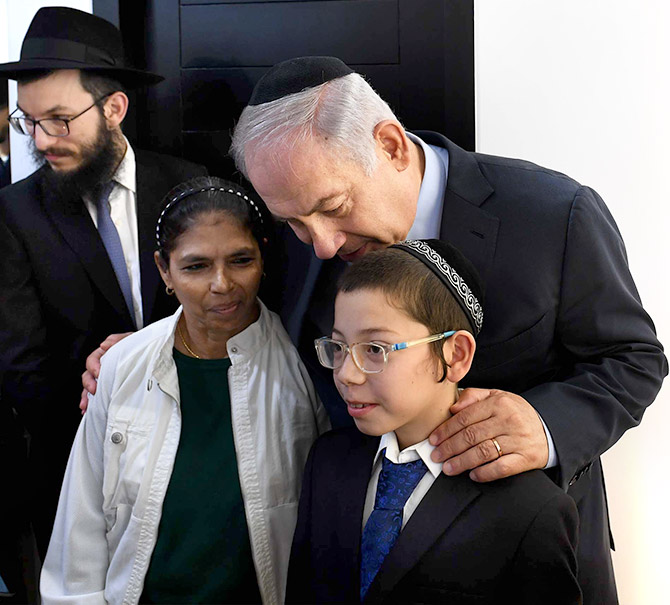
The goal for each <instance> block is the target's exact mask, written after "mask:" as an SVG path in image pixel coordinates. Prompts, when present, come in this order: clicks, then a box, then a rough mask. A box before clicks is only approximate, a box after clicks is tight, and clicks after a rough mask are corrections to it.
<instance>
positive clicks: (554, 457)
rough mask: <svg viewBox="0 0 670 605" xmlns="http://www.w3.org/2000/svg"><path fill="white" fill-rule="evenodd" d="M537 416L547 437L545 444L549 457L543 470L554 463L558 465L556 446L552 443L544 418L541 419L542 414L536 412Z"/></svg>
mask: <svg viewBox="0 0 670 605" xmlns="http://www.w3.org/2000/svg"><path fill="white" fill-rule="evenodd" d="M538 417H539V419H540V422H541V423H542V428H543V429H544V434H545V436H546V437H547V445H548V446H549V458H548V459H547V464H546V465H545V467H544V469H543V470H546V469H548V468H552V467H554V466H556V465H558V454H557V453H556V446H555V445H554V440H553V439H552V437H551V433H550V432H549V428H548V427H547V425H546V424H545V423H544V420H542V416H540V414H538Z"/></svg>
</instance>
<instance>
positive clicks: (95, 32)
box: [0, 7, 205, 557]
mask: <svg viewBox="0 0 670 605" xmlns="http://www.w3.org/2000/svg"><path fill="white" fill-rule="evenodd" d="M0 75H4V76H5V77H8V78H10V79H14V80H17V82H18V102H17V107H16V109H15V110H14V111H13V112H12V114H11V116H10V123H11V125H12V126H13V127H14V128H15V129H16V130H17V131H18V132H19V133H21V134H24V135H27V136H29V137H30V138H31V146H32V149H33V155H34V156H35V158H36V159H37V160H38V162H40V163H41V164H42V166H41V167H40V168H39V169H38V170H37V171H36V172H35V173H33V174H32V175H31V176H29V177H28V178H26V179H24V180H22V181H20V182H18V183H16V184H14V185H12V186H10V187H7V188H5V189H3V190H2V191H1V192H0V275H2V295H1V296H0V363H1V364H2V365H1V367H0V374H2V373H4V376H3V380H2V385H1V391H0V397H1V400H2V405H3V406H5V409H6V408H7V407H10V408H13V409H14V410H15V412H16V414H17V415H18V418H19V419H20V421H21V422H22V423H23V426H24V427H25V428H26V429H27V431H28V433H29V435H30V452H29V477H28V479H29V484H30V486H31V487H30V489H31V490H32V492H31V494H30V502H31V506H32V510H31V517H32V523H33V528H34V531H35V535H36V538H37V544H38V549H39V551H40V554H41V555H42V557H43V556H44V554H45V553H46V549H47V545H48V543H49V537H50V534H51V528H52V523H53V518H54V515H55V511H56V506H57V503H58V494H59V491H60V485H61V481H62V476H63V471H64V469H65V464H66V462H67V456H68V453H69V450H70V446H71V444H72V439H73V437H74V434H75V432H76V429H77V425H78V422H79V414H78V411H77V409H76V407H77V406H76V402H77V401H78V399H79V392H80V389H81V387H80V376H81V372H82V370H83V368H84V360H85V358H86V355H87V354H88V353H90V351H91V350H93V349H95V348H96V347H97V346H98V345H99V343H100V342H101V341H102V340H103V339H104V338H105V336H106V335H107V334H109V333H110V332H128V331H131V330H135V329H139V328H141V327H142V326H144V325H146V324H148V323H150V322H152V321H154V320H156V319H159V318H162V317H164V316H166V315H167V314H168V313H170V312H172V310H173V309H174V308H175V305H176V303H175V301H174V299H173V298H170V297H168V295H167V294H166V293H165V291H164V290H163V289H162V288H161V287H160V283H161V281H160V277H159V275H158V272H157V270H156V267H155V265H154V261H153V251H154V231H155V226H156V221H157V219H158V216H159V214H160V210H161V208H160V206H161V200H162V197H163V196H164V195H165V194H166V193H167V192H168V190H169V189H170V188H172V187H173V186H174V185H176V184H177V183H179V182H181V181H183V180H185V179H188V178H191V177H194V176H198V175H203V174H205V169H204V168H202V167H199V166H196V165H193V164H190V163H187V162H184V161H182V160H178V159H175V158H169V157H167V156H162V155H157V154H154V153H149V152H142V151H139V150H134V149H133V148H132V147H131V145H130V144H129V142H128V140H127V139H126V138H125V136H124V135H123V133H122V131H121V124H122V122H123V120H124V118H125V116H126V112H127V110H128V97H127V96H126V93H125V92H124V91H125V90H126V89H130V88H135V87H139V86H144V85H148V84H155V83H157V82H160V81H161V80H162V79H163V78H162V77H160V76H157V75H155V74H152V73H149V72H145V71H141V70H138V69H133V68H132V67H129V66H127V65H126V64H125V62H124V53H123V46H122V42H121V34H120V32H119V30H118V29H117V28H116V27H114V26H113V25H112V24H111V23H108V22H107V21H105V20H104V19H101V18H99V17H95V16H93V15H90V14H88V13H84V12H81V11H77V10H73V9H69V8H60V7H51V8H43V9H40V10H39V11H38V12H37V14H36V15H35V17H34V19H33V21H32V23H31V25H30V27H29V29H28V32H27V34H26V37H25V39H24V41H23V46H22V48H21V58H20V60H19V61H17V62H13V63H6V64H4V65H0ZM15 497H17V498H18V494H15Z"/></svg>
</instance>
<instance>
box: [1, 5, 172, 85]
mask: <svg viewBox="0 0 670 605" xmlns="http://www.w3.org/2000/svg"><path fill="white" fill-rule="evenodd" d="M52 69H85V70H87V71H93V72H96V73H99V74H101V75H106V76H109V77H110V78H114V79H115V80H118V81H119V82H121V83H122V84H123V85H124V86H127V87H128V88H135V87H138V86H145V85H149V84H157V83H158V82H161V81H162V80H163V79H164V78H163V77H162V76H159V75H157V74H153V73H151V72H148V71H142V70H140V69H134V68H132V67H129V66H127V65H126V62H125V58H124V52H123V42H122V40H121V32H120V31H119V30H118V29H117V28H116V27H115V26H114V25H112V24H111V23H110V22H109V21H105V19H102V18H100V17H96V16H95V15H91V14H90V13H85V12H83V11H79V10H76V9H73V8H66V7H63V6H52V7H45V8H41V9H40V10H38V11H37V13H36V14H35V16H34V17H33V20H32V22H31V23H30V26H29V27H28V31H27V33H26V37H25V38H24V39H23V44H22V45H21V58H20V59H19V60H18V61H14V62H12V63H2V64H0V76H4V77H5V78H9V79H11V80H16V79H21V77H22V76H29V75H30V74H31V72H32V73H35V72H41V71H45V70H52Z"/></svg>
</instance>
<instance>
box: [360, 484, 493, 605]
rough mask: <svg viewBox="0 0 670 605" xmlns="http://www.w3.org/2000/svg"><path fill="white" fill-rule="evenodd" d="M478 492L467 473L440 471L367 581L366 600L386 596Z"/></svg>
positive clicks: (369, 600) (381, 598) (373, 600)
mask: <svg viewBox="0 0 670 605" xmlns="http://www.w3.org/2000/svg"><path fill="white" fill-rule="evenodd" d="M480 493H481V491H480V489H479V487H478V486H477V484H476V483H474V482H473V481H472V480H470V478H469V477H468V475H467V474H465V475H459V476H457V477H447V475H444V474H441V475H440V476H439V477H438V478H437V479H436V480H435V482H434V483H433V485H432V486H431V488H430V490H429V491H428V493H427V494H426V495H425V496H424V498H423V500H421V503H420V504H419V506H418V507H417V509H416V510H415V511H414V514H413V515H412V517H411V518H410V520H409V521H408V522H407V525H405V527H404V529H403V530H402V531H401V532H400V536H398V541H397V542H396V543H395V545H394V546H393V548H392V549H391V552H390V553H389V554H388V556H387V557H386V559H384V562H383V563H382V566H381V568H380V570H379V573H378V574H377V576H376V577H375V579H374V581H373V582H372V584H371V585H370V589H369V591H368V594H367V596H366V599H365V601H366V602H375V601H380V600H383V599H385V598H386V597H388V595H389V593H391V592H392V591H393V589H394V588H395V587H396V585H397V584H398V582H400V580H402V578H403V577H404V576H405V574H407V572H409V571H410V570H411V569H412V568H413V567H415V566H416V565H417V563H418V562H419V560H420V559H421V557H422V556H423V555H424V554H425V553H426V552H427V551H428V550H429V549H430V548H431V546H432V545H433V544H435V542H436V541H437V540H438V539H439V538H440V537H441V536H442V535H443V534H444V533H445V532H446V531H448V529H449V526H450V525H451V524H452V523H453V522H454V520H455V519H456V518H457V517H458V515H459V514H460V513H461V512H462V511H463V509H465V508H466V507H467V506H468V505H469V504H470V503H471V502H472V501H473V500H474V499H475V498H477V497H478V496H479V494H480Z"/></svg>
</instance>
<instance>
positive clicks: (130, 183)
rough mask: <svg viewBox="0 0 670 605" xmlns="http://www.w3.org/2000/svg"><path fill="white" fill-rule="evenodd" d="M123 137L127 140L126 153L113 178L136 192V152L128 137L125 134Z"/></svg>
mask: <svg viewBox="0 0 670 605" xmlns="http://www.w3.org/2000/svg"><path fill="white" fill-rule="evenodd" d="M123 139H124V140H125V142H126V153H125V154H124V156H123V159H122V160H121V163H120V164H119V167H118V168H117V169H116V172H115V173H114V176H113V177H112V180H113V181H114V182H116V183H118V184H119V185H121V186H122V187H125V188H126V189H128V190H129V191H132V192H133V193H136V185H137V183H136V174H135V168H136V164H135V152H134V151H133V148H132V147H131V146H130V143H129V142H128V139H127V138H126V137H125V136H124V137H123Z"/></svg>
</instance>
